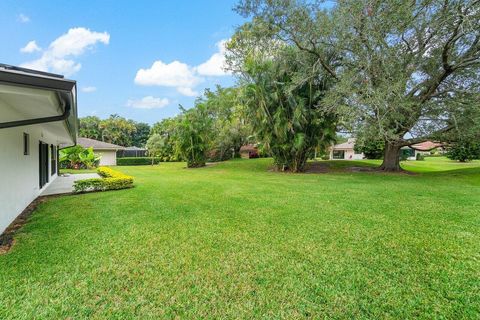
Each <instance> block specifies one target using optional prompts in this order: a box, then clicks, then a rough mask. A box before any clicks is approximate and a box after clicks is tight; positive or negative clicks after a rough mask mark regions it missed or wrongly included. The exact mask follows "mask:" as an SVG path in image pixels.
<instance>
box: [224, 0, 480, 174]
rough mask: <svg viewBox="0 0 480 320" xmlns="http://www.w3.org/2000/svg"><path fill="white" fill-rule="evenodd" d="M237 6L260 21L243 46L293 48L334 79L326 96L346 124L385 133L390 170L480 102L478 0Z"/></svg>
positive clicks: (247, 0)
mask: <svg viewBox="0 0 480 320" xmlns="http://www.w3.org/2000/svg"><path fill="white" fill-rule="evenodd" d="M237 10H238V12H240V13H241V14H243V15H244V16H245V17H247V18H251V19H252V20H251V22H247V23H246V24H245V25H244V26H242V27H241V29H240V30H242V31H243V32H246V33H248V34H249V35H251V34H254V35H255V37H254V39H251V40H250V41H248V40H245V41H242V43H241V45H240V47H243V48H244V47H248V46H253V48H254V50H255V51H261V50H265V48H268V47H272V46H274V45H278V44H280V45H291V46H295V47H296V48H298V49H299V50H301V51H302V52H304V53H305V54H307V55H310V56H311V57H312V58H313V59H314V60H315V63H314V64H313V65H311V67H312V68H313V67H315V66H319V67H320V68H321V69H322V70H323V71H324V72H326V73H328V74H329V75H330V76H331V77H332V78H333V79H334V81H335V85H334V86H333V88H331V90H329V93H328V96H327V99H326V100H325V101H326V103H327V104H328V105H329V106H331V107H332V108H336V109H339V110H341V109H345V110H348V112H345V113H343V120H344V121H345V122H344V123H342V126H343V127H344V128H346V129H349V130H352V131H353V132H354V133H355V134H363V132H364V131H368V132H371V131H374V132H375V136H378V137H381V138H382V140H383V143H384V148H383V149H384V157H383V159H384V161H383V164H382V169H384V170H388V171H390V170H392V171H396V170H400V166H399V162H398V159H399V151H400V148H401V147H402V146H406V145H411V144H413V143H416V142H421V141H424V140H427V139H432V138H436V139H437V140H439V139H441V138H439V137H441V136H442V134H444V133H446V132H448V131H449V130H452V129H453V128H455V127H456V117H455V115H456V114H459V113H461V112H458V110H457V109H458V108H465V107H466V108H473V107H478V104H475V101H477V100H478V92H479V79H480V41H479V40H480V28H478V21H480V10H479V4H478V1H476V0H462V1H460V0H454V1H429V0H426V1H417V2H399V1H396V0H387V1H376V2H375V1H373V2H372V1H369V0H360V1H338V2H336V3H335V5H334V6H333V7H332V8H331V9H329V10H325V6H324V4H323V2H322V1H318V2H317V1H284V0H243V1H240V3H239V5H238V6H237ZM234 39H235V38H234ZM262 39H268V40H269V41H270V42H266V41H262ZM332 52H334V53H335V54H336V55H337V56H339V57H342V59H341V60H337V59H333V60H332V59H331V57H332ZM233 56H234V57H236V56H238V52H234V54H233ZM272 57H273V59H275V60H278V59H281V58H280V57H278V55H276V54H275V53H274V54H273V55H272ZM234 61H235V59H234ZM236 61H238V59H237V60H236ZM233 69H234V70H235V69H237V70H240V71H241V69H242V66H241V63H236V64H233ZM459 129H460V130H465V129H466V128H465V127H460V128H459Z"/></svg>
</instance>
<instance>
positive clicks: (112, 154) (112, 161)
mask: <svg viewBox="0 0 480 320" xmlns="http://www.w3.org/2000/svg"><path fill="white" fill-rule="evenodd" d="M93 152H94V153H95V154H96V155H99V156H102V157H101V158H100V165H101V166H116V165H117V152H116V151H115V150H93Z"/></svg>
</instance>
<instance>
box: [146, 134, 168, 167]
mask: <svg viewBox="0 0 480 320" xmlns="http://www.w3.org/2000/svg"><path fill="white" fill-rule="evenodd" d="M164 146H165V141H164V139H163V137H162V136H161V135H159V134H158V133H155V134H153V135H152V136H151V137H150V138H148V140H147V144H146V148H147V150H148V155H149V156H150V157H151V158H152V166H153V165H154V163H155V157H159V156H160V154H161V152H162V149H163V147H164Z"/></svg>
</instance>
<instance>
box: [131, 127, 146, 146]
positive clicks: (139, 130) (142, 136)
mask: <svg viewBox="0 0 480 320" xmlns="http://www.w3.org/2000/svg"><path fill="white" fill-rule="evenodd" d="M133 125H134V126H135V132H134V133H133V136H132V146H135V147H139V148H142V147H144V146H145V144H146V143H147V140H148V137H149V136H150V130H151V129H150V125H149V124H148V123H144V122H135V121H133Z"/></svg>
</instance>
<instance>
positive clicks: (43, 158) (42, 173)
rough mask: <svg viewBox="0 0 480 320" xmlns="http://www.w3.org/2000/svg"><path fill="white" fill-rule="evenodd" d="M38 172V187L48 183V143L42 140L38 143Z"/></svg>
mask: <svg viewBox="0 0 480 320" xmlns="http://www.w3.org/2000/svg"><path fill="white" fill-rule="evenodd" d="M38 160H39V166H38V173H39V184H40V189H41V188H43V186H44V185H46V184H47V183H48V144H46V143H43V142H42V141H40V142H39V144H38Z"/></svg>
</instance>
